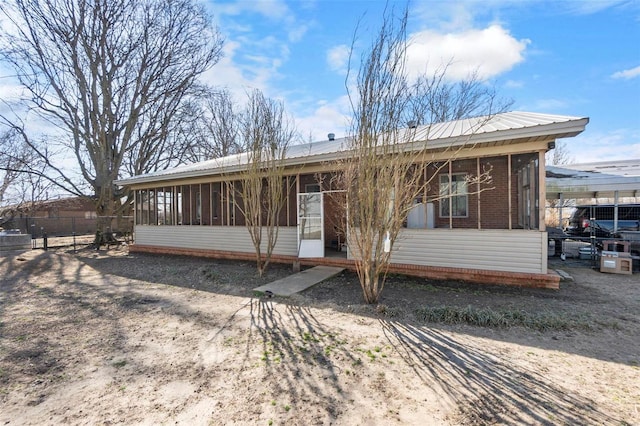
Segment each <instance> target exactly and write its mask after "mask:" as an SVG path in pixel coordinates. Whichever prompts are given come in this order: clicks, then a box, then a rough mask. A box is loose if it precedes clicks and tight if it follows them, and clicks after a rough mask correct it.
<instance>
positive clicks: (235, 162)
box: [116, 111, 589, 185]
mask: <svg viewBox="0 0 640 426" xmlns="http://www.w3.org/2000/svg"><path fill="white" fill-rule="evenodd" d="M588 122H589V119H588V118H587V117H572V116H563V115H551V114H540V113H533V112H519V111H512V112H506V113H501V114H495V115H493V116H484V117H476V118H468V119H462V120H456V121H449V122H444V123H435V124H431V125H422V126H418V127H417V128H416V129H399V130H398V131H399V133H398V135H397V140H399V141H407V142H405V143H404V144H403V146H407V149H414V150H419V149H424V147H425V145H427V149H429V150H438V149H446V148H450V147H460V146H465V145H468V146H477V145H478V144H486V143H513V142H514V141H515V140H517V139H522V138H536V137H547V138H551V139H555V138H562V137H571V136H575V135H577V134H579V133H581V132H582V131H584V128H585V126H586V125H587V123H588ZM407 132H411V133H409V135H411V140H410V141H408V139H407ZM347 155H349V139H348V138H338V139H335V140H324V141H318V142H311V143H306V144H300V145H292V146H289V148H288V149H287V152H286V159H285V164H286V165H288V166H294V165H301V164H312V163H321V162H325V161H332V160H336V159H340V158H344V157H345V156H347ZM246 164H247V154H246V153H243V154H237V155H232V156H228V157H224V158H217V159H213V160H207V161H202V162H199V163H194V164H189V165H185V166H179V167H175V168H172V169H168V170H162V171H158V172H154V173H148V174H144V175H138V176H134V177H131V178H126V179H121V180H118V181H116V184H119V185H133V184H139V183H150V182H156V181H163V180H169V179H182V178H194V177H200V176H208V175H219V174H223V173H234V172H238V171H240V170H242V169H243V168H244V167H245V165H246Z"/></svg>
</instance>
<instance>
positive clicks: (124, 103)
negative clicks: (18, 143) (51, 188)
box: [0, 0, 222, 227]
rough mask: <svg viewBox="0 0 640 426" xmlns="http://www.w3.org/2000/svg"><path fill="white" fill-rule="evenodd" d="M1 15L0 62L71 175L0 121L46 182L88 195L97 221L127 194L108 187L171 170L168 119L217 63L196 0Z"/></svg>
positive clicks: (55, 2) (17, 2) (213, 39)
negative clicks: (128, 175)
mask: <svg viewBox="0 0 640 426" xmlns="http://www.w3.org/2000/svg"><path fill="white" fill-rule="evenodd" d="M0 11H1V12H2V13H3V14H4V17H5V19H6V22H8V23H10V24H11V25H6V26H4V28H5V31H4V32H3V33H2V34H1V39H0V43H1V48H2V50H1V54H2V57H3V58H4V59H5V60H6V61H7V62H8V63H9V64H11V65H13V68H14V70H15V73H16V75H17V78H18V80H19V82H20V84H21V85H22V86H23V88H24V89H26V93H27V97H26V98H25V99H23V100H22V101H23V103H24V105H25V106H26V107H27V108H28V109H29V110H31V111H34V112H36V113H37V114H38V116H39V118H40V119H42V120H44V122H46V123H48V124H49V126H51V127H52V128H53V129H54V130H55V132H56V133H57V135H58V140H62V141H63V142H62V144H63V147H64V148H65V152H64V156H65V157H66V158H67V159H68V157H69V156H72V157H73V158H74V159H75V162H76V163H77V164H76V167H75V168H74V169H75V170H74V171H71V172H70V171H69V170H68V168H66V167H63V166H62V165H61V163H60V161H59V160H60V159H59V158H58V159H56V158H55V157H51V156H49V155H48V153H47V152H46V151H43V150H40V149H38V147H37V146H36V144H35V143H34V142H33V141H34V139H35V137H34V136H33V134H32V133H31V132H29V131H27V130H25V127H24V125H22V124H21V123H20V120H19V119H16V118H15V117H8V116H6V115H5V116H2V120H3V121H4V122H5V124H8V125H10V126H11V127H13V128H14V129H15V130H16V131H19V132H21V133H22V135H23V137H24V139H25V140H26V141H27V143H28V144H29V145H30V146H31V148H32V149H33V151H34V153H36V155H38V156H39V157H41V158H42V160H43V161H44V162H45V163H46V164H47V166H48V167H47V169H46V171H45V173H44V174H43V176H44V177H45V178H46V179H48V180H50V181H51V182H53V183H55V184H56V185H58V186H59V187H61V188H63V189H65V190H66V191H68V192H70V193H72V194H75V195H78V196H85V197H91V198H92V199H93V200H94V201H95V206H96V212H97V213H98V215H99V216H101V217H104V216H112V215H116V214H119V213H120V212H121V211H122V209H123V208H125V206H123V204H122V203H121V198H122V197H123V195H126V194H124V193H123V192H121V190H120V189H119V188H117V187H116V186H115V185H114V183H113V182H114V180H116V179H118V178H119V177H121V175H123V174H124V173H125V171H127V170H128V171H129V172H143V171H149V170H152V169H154V168H156V167H158V166H159V165H161V166H168V165H171V157H170V155H168V154H167V153H171V151H172V150H171V149H170V145H171V144H172V143H173V142H175V138H172V137H171V134H172V131H173V130H174V128H175V118H176V116H177V112H178V111H179V109H180V108H181V106H182V105H183V102H184V100H185V99H187V98H188V97H189V96H190V95H191V94H193V92H194V90H195V88H196V84H195V83H196V80H197V78H198V76H200V75H201V74H202V73H203V72H204V71H205V70H207V69H208V68H210V67H211V66H212V65H213V64H215V63H216V62H217V61H218V59H219V57H220V54H221V46H222V39H221V37H220V35H219V34H218V32H217V29H216V28H215V27H213V26H212V23H211V20H210V18H209V16H208V15H207V14H206V12H205V10H204V7H203V6H202V5H201V4H200V3H199V2H197V1H196V0H113V1H87V0H11V1H8V2H5V3H2V4H0ZM53 140H54V139H53V138H51V141H53ZM76 171H77V173H79V175H80V179H78V178H77V176H76V174H75V172H76ZM86 187H88V188H89V190H87V189H86ZM100 226H104V224H103V223H102V224H101V223H99V227H100Z"/></svg>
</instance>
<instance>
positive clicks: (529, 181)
mask: <svg viewBox="0 0 640 426" xmlns="http://www.w3.org/2000/svg"><path fill="white" fill-rule="evenodd" d="M588 121H589V119H588V118H586V117H571V116H559V115H549V114H539V113H530V112H507V113H501V114H496V115H494V116H492V117H490V118H488V119H487V118H486V117H484V118H472V119H463V120H457V121H451V122H446V123H437V124H432V125H429V126H419V127H418V128H417V129H414V130H415V135H416V136H415V140H414V141H413V142H412V143H411V146H412V147H415V146H421V147H423V148H424V146H426V149H427V154H426V155H425V156H424V158H425V161H429V163H430V164H432V165H433V167H430V168H429V170H430V171H429V172H428V173H434V174H437V175H436V176H429V177H433V178H434V179H432V180H431V182H432V184H431V185H430V187H429V189H428V190H427V191H425V194H424V196H423V197H421V198H419V199H416V200H415V203H416V207H415V211H412V212H411V214H410V215H409V218H408V220H407V223H406V224H405V228H403V229H402V230H401V232H400V234H399V237H398V240H397V241H396V243H395V244H394V250H393V252H392V255H391V262H392V263H391V267H390V271H391V272H396V273H405V274H411V275H417V276H423V277H430V278H434V279H459V280H466V281H473V282H479V283H500V284H512V285H521V286H536V287H548V288H557V287H558V285H559V277H558V276H557V275H555V274H550V273H549V272H548V269H547V247H548V243H547V233H546V230H545V217H544V215H545V196H546V188H545V153H546V152H547V151H548V150H549V149H552V148H553V147H554V144H555V141H556V139H558V138H567V137H573V136H576V135H578V134H579V133H581V132H582V131H584V129H585V126H586V125H587V123H588ZM421 149H422V148H421ZM452 153H455V155H454V154H452ZM348 155H349V145H348V140H347V139H346V138H339V139H335V138H333V137H332V135H330V138H329V140H325V141H320V142H313V143H308V144H302V145H295V146H291V147H290V148H289V150H288V151H287V154H286V160H285V164H286V167H287V168H288V170H290V175H289V179H290V180H291V183H292V185H291V187H292V188H293V189H292V190H291V191H290V192H289V194H288V196H287V205H286V207H285V208H284V209H283V212H282V214H281V217H280V223H279V226H280V228H279V235H278V241H277V244H276V247H275V250H274V254H273V257H272V260H273V261H276V262H287V263H288V262H293V263H296V262H299V263H301V264H303V265H323V264H324V265H335V266H344V267H347V268H353V267H354V260H353V255H354V254H353V253H352V252H351V251H350V250H349V249H348V245H347V247H346V251H345V250H344V242H343V241H342V239H343V238H342V236H341V235H340V232H338V231H337V230H338V229H339V227H337V226H336V225H335V224H336V221H340V220H341V218H340V217H334V215H333V212H335V211H340V210H341V209H335V208H334V206H332V203H336V202H340V201H339V200H340V198H339V197H335V196H332V194H335V191H336V188H332V187H331V184H330V182H331V179H323V177H326V176H328V175H331V174H332V173H336V172H337V167H338V166H337V164H339V163H338V162H337V161H336V160H339V159H340V158H344V157H345V156H348ZM452 155H454V158H453V160H452V161H451V162H450V163H448V164H447V161H448V160H449V159H451V157H452ZM246 161H247V159H246V155H244V154H240V155H234V156H230V157H225V158H219V159H213V160H208V161H203V162H200V163H195V164H191V165H186V166H180V167H176V168H173V169H170V170H165V171H159V172H155V173H149V174H144V175H139V176H134V177H131V178H127V179H122V180H120V181H118V182H117V183H118V184H120V185H125V186H128V187H129V188H131V190H133V191H134V194H135V209H134V210H135V244H134V245H132V246H131V247H130V250H131V251H137V252H150V253H174V254H184V255H195V256H207V257H213V258H229V259H247V260H249V259H253V258H254V256H255V252H254V249H253V246H252V243H251V240H250V237H249V233H248V232H247V230H246V228H245V226H244V221H243V217H242V215H241V213H240V211H239V209H238V202H239V201H240V200H238V194H236V193H235V191H234V189H233V188H234V180H237V176H238V173H239V172H241V171H242V170H243V168H244V167H245V165H246ZM442 164H445V165H446V167H442ZM438 166H439V167H438ZM483 170H491V177H492V183H491V185H490V188H489V187H480V186H478V187H471V186H473V185H476V184H475V183H468V182H467V180H466V179H465V177H466V176H467V175H478V174H480V173H481V171H483ZM234 176H235V177H234ZM450 182H451V183H455V185H453V184H452V185H449V183H450ZM478 185H481V184H478ZM482 185H485V184H482ZM310 194H311V195H310ZM300 200H303V202H304V204H305V207H306V208H305V209H302V210H303V211H301V209H300V208H299V205H300ZM309 203H315V206H311V207H310V206H309ZM312 207H314V208H312ZM308 212H312V213H311V215H312V216H313V217H310V216H309V214H310V213H308ZM309 223H315V224H316V225H317V230H318V232H309V229H306V228H305V229H302V228H303V227H305V226H307V225H308V224H309Z"/></svg>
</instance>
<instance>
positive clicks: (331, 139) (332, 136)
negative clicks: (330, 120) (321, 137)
mask: <svg viewBox="0 0 640 426" xmlns="http://www.w3.org/2000/svg"><path fill="white" fill-rule="evenodd" d="M327 137H328V138H329V140H330V141H334V140H336V134H335V133H329V134H328V135H327Z"/></svg>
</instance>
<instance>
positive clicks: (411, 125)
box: [407, 120, 418, 129]
mask: <svg viewBox="0 0 640 426" xmlns="http://www.w3.org/2000/svg"><path fill="white" fill-rule="evenodd" d="M407 125H408V126H409V128H410V129H415V128H416V127H418V122H417V121H415V120H410V121H409V122H407Z"/></svg>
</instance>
